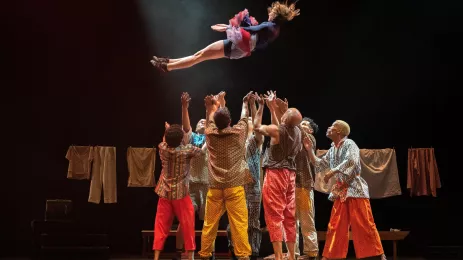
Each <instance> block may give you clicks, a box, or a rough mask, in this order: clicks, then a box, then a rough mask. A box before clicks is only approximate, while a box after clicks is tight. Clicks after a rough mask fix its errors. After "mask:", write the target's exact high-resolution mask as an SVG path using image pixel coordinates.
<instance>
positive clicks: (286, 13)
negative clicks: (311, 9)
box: [267, 0, 300, 22]
mask: <svg viewBox="0 0 463 260" xmlns="http://www.w3.org/2000/svg"><path fill="white" fill-rule="evenodd" d="M296 2H297V1H296ZM296 2H294V3H292V4H290V5H288V1H287V0H286V2H285V3H280V2H279V1H275V2H273V3H272V6H270V7H269V8H267V11H268V13H269V14H270V13H272V12H273V13H274V14H275V18H274V20H275V21H282V22H285V21H291V20H293V19H294V17H296V16H298V15H299V14H300V10H299V9H296Z"/></svg>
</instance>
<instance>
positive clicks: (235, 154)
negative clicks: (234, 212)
mask: <svg viewBox="0 0 463 260" xmlns="http://www.w3.org/2000/svg"><path fill="white" fill-rule="evenodd" d="M247 134H248V119H247V118H242V119H240V121H238V123H237V124H236V125H234V126H233V127H227V128H225V129H222V130H219V129H218V128H217V126H216V125H215V123H214V121H210V122H209V125H208V127H207V128H206V144H207V150H208V157H209V158H208V159H209V187H210V188H213V189H226V188H232V187H236V186H243V185H245V184H247V183H250V182H252V177H251V174H250V173H249V169H248V167H247V163H246V160H245V154H246V147H245V145H246V139H247Z"/></svg>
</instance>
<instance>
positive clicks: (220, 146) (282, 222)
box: [153, 91, 385, 260]
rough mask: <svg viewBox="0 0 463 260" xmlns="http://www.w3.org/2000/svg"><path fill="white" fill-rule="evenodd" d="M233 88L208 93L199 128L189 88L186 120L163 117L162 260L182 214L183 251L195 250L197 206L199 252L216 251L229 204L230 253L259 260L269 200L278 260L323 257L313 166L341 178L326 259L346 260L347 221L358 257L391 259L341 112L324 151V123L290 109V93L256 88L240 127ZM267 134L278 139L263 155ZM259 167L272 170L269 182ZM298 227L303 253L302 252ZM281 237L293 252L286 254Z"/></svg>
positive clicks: (158, 234)
mask: <svg viewBox="0 0 463 260" xmlns="http://www.w3.org/2000/svg"><path fill="white" fill-rule="evenodd" d="M225 95H226V93H225V92H220V93H219V94H217V95H208V96H206V97H205V99H204V104H205V107H206V119H201V120H200V121H199V122H198V123H197V125H196V131H195V132H193V131H192V128H191V124H190V119H189V113H188V108H189V103H190V100H191V99H190V96H189V94H188V93H183V94H182V96H181V104H182V124H181V125H180V124H173V125H169V124H168V123H166V124H165V127H166V129H165V133H164V138H163V141H162V142H161V143H160V144H159V146H158V147H159V155H160V158H161V161H162V172H161V176H160V178H159V181H158V183H157V186H156V189H155V191H156V193H157V194H158V195H159V197H160V198H159V201H158V207H157V213H156V218H155V227H154V243H153V250H154V251H155V255H154V259H155V260H158V259H159V255H160V252H161V251H162V250H163V248H164V243H165V241H166V239H167V237H168V235H169V231H170V228H171V225H172V222H173V219H174V216H175V217H177V219H178V220H179V223H180V225H179V230H178V232H177V234H181V235H179V236H177V249H178V250H181V249H182V247H183V244H184V248H185V251H186V252H187V255H188V259H190V260H191V259H193V258H194V251H195V250H196V245H195V212H198V215H199V218H200V219H201V220H204V224H203V229H202V235H201V250H200V251H199V256H200V257H201V258H204V259H210V258H214V255H213V252H214V244H215V239H216V236H217V230H218V226H219V220H220V218H221V217H222V215H223V214H224V213H225V212H227V215H228V220H229V226H228V228H227V229H228V231H229V232H228V240H229V245H230V251H231V252H232V257H233V258H235V259H236V258H238V259H249V258H251V259H257V257H258V256H259V249H260V246H261V240H262V232H261V227H260V222H259V217H260V205H261V199H262V201H263V206H264V216H265V222H266V225H267V230H268V232H269V236H270V241H271V242H272V245H273V250H274V258H275V259H276V260H282V259H286V258H287V259H289V260H295V259H296V258H298V259H301V258H303V259H305V258H307V259H318V255H319V254H318V251H319V250H318V239H317V232H316V229H315V223H314V214H315V208H314V199H313V183H314V181H313V180H314V175H315V174H318V173H319V172H326V171H327V172H328V173H326V175H325V177H324V181H325V182H328V181H329V180H330V179H331V178H335V180H336V182H335V184H334V186H333V188H332V190H331V193H330V195H329V199H330V200H331V201H333V202H334V204H333V208H332V212H331V217H330V221H329V225H328V229H327V235H326V242H325V247H324V250H323V254H322V256H323V258H322V259H342V258H346V256H347V251H348V243H349V227H350V228H351V231H352V237H353V242H354V247H355V253H356V256H357V258H367V257H369V258H371V257H373V258H376V259H385V256H384V251H383V247H382V245H381V240H380V237H379V233H378V231H377V229H376V225H375V223H374V220H373V215H372V212H371V207H370V201H369V192H368V185H367V183H366V182H365V180H364V179H363V178H362V177H360V170H361V164H360V157H359V156H360V155H359V148H358V147H357V145H356V144H355V142H354V141H353V140H351V139H349V138H348V136H349V133H350V127H349V125H348V124H347V123H346V122H344V121H342V120H336V121H335V122H334V123H333V124H332V125H331V126H330V127H328V130H327V132H326V136H327V137H328V138H329V139H331V140H332V145H331V148H330V149H329V150H328V152H327V153H326V154H325V155H324V156H323V157H322V158H318V157H317V156H316V155H315V146H316V142H315V137H314V134H315V133H316V132H317V131H318V126H317V125H316V124H315V123H314V121H313V120H312V119H310V118H306V117H304V118H303V117H302V115H301V113H300V112H299V110H298V109H296V108H288V101H287V100H286V99H285V100H284V101H283V100H282V99H280V98H277V96H276V93H275V92H273V91H268V92H267V94H266V95H258V94H257V93H253V92H252V91H251V92H249V93H248V94H247V95H246V96H245V97H244V98H243V103H242V110H241V116H240V120H239V121H238V122H237V124H235V125H232V124H231V121H232V120H231V115H230V112H229V110H228V108H227V106H226V101H225ZM256 103H257V104H258V106H257V105H256ZM265 107H267V108H268V110H269V111H270V114H271V124H269V125H262V115H263V113H264V108H265ZM249 110H250V113H249ZM249 114H250V115H249ZM264 136H268V137H270V143H269V146H268V147H267V148H266V149H265V152H264V154H263V155H262V146H263V141H264ZM261 155H262V157H263V158H262V165H261ZM261 168H263V169H264V170H265V177H264V183H263V186H262V188H261V184H260V173H261ZM299 229H301V235H302V237H303V241H304V245H303V254H299V245H298V241H299ZM181 238H183V241H182V239H181ZM283 242H284V243H285V245H286V248H287V251H288V254H287V255H283V253H282V252H283V250H282V247H283Z"/></svg>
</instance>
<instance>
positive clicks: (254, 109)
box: [248, 93, 259, 123]
mask: <svg viewBox="0 0 463 260" xmlns="http://www.w3.org/2000/svg"><path fill="white" fill-rule="evenodd" d="M258 98H259V96H258V95H257V93H255V94H252V95H251V96H249V100H248V103H249V107H250V109H251V118H252V122H253V123H254V118H256V113H257V106H256V100H257V99H258Z"/></svg>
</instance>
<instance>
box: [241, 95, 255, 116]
mask: <svg viewBox="0 0 463 260" xmlns="http://www.w3.org/2000/svg"><path fill="white" fill-rule="evenodd" d="M251 95H252V91H251V92H249V93H248V94H246V96H244V98H243V105H242V107H241V117H240V119H242V118H247V117H248V116H249V111H248V100H249V97H250V96H251Z"/></svg>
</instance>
